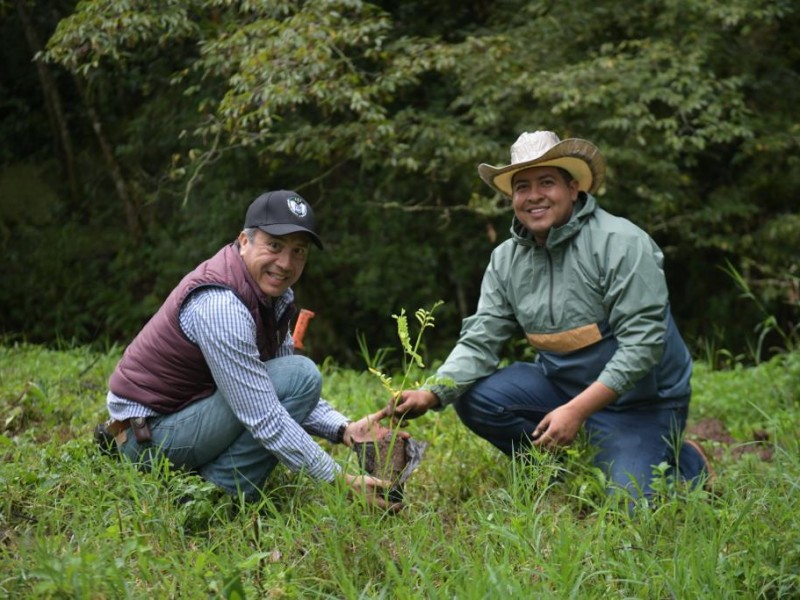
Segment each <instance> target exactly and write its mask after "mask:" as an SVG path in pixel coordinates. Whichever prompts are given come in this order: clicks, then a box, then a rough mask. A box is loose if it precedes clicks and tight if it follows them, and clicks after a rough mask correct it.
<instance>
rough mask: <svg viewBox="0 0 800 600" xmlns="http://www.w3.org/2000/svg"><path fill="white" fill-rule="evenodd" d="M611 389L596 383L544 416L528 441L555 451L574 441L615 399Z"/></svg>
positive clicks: (615, 395)
mask: <svg viewBox="0 0 800 600" xmlns="http://www.w3.org/2000/svg"><path fill="white" fill-rule="evenodd" d="M617 397H618V396H617V393H616V392H615V391H614V390H612V389H611V388H610V387H608V386H606V385H604V384H602V383H600V382H599V381H595V382H594V383H593V384H592V385H590V386H589V387H588V388H586V389H585V390H583V391H582V392H581V393H580V394H578V395H577V396H575V397H574V398H573V399H572V400H570V401H569V402H567V403H566V404H564V405H563V406H559V407H558V408H556V409H554V410H551V411H550V412H549V413H547V414H546V415H545V416H544V419H542V420H541V421H540V422H539V424H538V425H537V426H536V429H534V430H533V433H532V435H531V437H532V438H533V444H534V446H540V447H543V448H548V449H551V450H552V449H554V448H558V447H559V446H568V445H569V444H571V443H572V442H574V441H575V438H576V437H577V435H578V430H580V428H581V426H582V425H583V423H584V421H586V419H588V418H589V417H590V416H591V415H593V414H594V413H595V412H597V411H598V410H600V409H602V408H603V407H604V406H608V405H609V404H611V403H612V402H613V401H614V400H616V399H617Z"/></svg>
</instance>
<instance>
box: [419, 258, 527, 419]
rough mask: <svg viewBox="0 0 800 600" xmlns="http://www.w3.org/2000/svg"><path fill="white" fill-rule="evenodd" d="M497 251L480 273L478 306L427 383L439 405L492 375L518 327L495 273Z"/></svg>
mask: <svg viewBox="0 0 800 600" xmlns="http://www.w3.org/2000/svg"><path fill="white" fill-rule="evenodd" d="M496 257H497V254H493V255H492V260H491V261H490V263H489V266H488V267H487V268H486V271H485V272H484V275H483V281H482V282H481V293H480V297H479V299H478V308H477V310H476V311H475V314H474V315H472V316H471V317H468V318H466V319H464V321H463V322H462V325H461V333H460V335H459V338H458V342H457V343H456V346H455V348H453V350H452V352H450V355H449V356H448V357H447V359H446V360H445V362H444V364H442V366H441V367H439V369H438V370H437V372H436V378H437V380H438V381H437V382H432V383H430V384H426V385H425V386H424V387H425V388H426V389H429V390H431V391H432V392H433V393H434V394H436V396H437V397H438V398H439V401H440V402H441V404H442V406H447V405H448V404H452V403H453V402H454V401H455V400H456V399H458V397H459V396H461V394H463V393H464V392H465V391H466V390H467V389H468V388H469V387H470V386H471V385H472V384H473V383H475V382H476V381H477V380H478V379H481V378H482V377H486V376H487V375H491V374H492V373H494V371H495V370H496V369H497V365H498V364H499V363H500V352H501V351H502V349H503V346H504V344H505V343H506V341H508V339H509V338H510V337H511V336H512V335H513V334H514V331H516V330H517V329H518V327H519V323H518V322H517V319H516V317H515V316H514V311H513V310H512V308H511V306H510V304H509V302H508V298H507V295H506V292H505V286H504V285H503V283H502V281H503V276H502V275H498V268H500V266H499V265H498V264H497V262H496V261H495V259H496Z"/></svg>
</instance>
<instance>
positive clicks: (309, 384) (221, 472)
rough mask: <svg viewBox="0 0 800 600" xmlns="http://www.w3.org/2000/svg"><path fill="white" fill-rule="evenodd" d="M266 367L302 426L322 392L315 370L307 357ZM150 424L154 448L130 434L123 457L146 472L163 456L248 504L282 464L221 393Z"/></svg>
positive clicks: (122, 448)
mask: <svg viewBox="0 0 800 600" xmlns="http://www.w3.org/2000/svg"><path fill="white" fill-rule="evenodd" d="M265 364H266V367H267V372H268V373H269V377H270V379H271V380H272V385H273V386H274V388H275V392H276V394H277V396H278V399H279V401H280V403H281V404H282V405H283V407H284V408H285V409H286V410H287V411H288V412H289V415H291V417H292V419H294V420H295V421H297V422H298V423H302V422H303V421H305V419H306V417H307V416H308V415H309V414H310V413H311V411H313V410H314V408H315V407H316V406H317V403H318V402H319V398H320V393H321V391H322V376H321V375H320V372H319V370H318V369H317V366H316V365H315V364H314V362H313V361H311V360H310V359H309V358H307V357H305V356H285V357H281V358H275V359H272V360H269V361H267V362H266V363H265ZM148 422H149V424H150V431H151V432H152V436H153V440H152V442H150V443H146V444H139V443H138V442H137V441H136V439H135V437H134V436H133V434H132V432H131V431H130V430H128V435H127V440H126V441H125V443H124V444H122V445H121V446H120V452H121V453H122V454H123V455H125V456H126V457H128V458H129V459H130V460H132V461H133V462H135V463H138V464H140V465H141V466H143V467H145V468H149V467H150V466H151V465H152V463H153V461H154V460H157V459H158V458H159V457H161V456H163V457H166V458H167V459H168V460H169V462H170V463H171V464H172V465H174V466H176V467H178V468H180V469H184V470H187V471H192V472H195V473H197V474H198V475H200V476H201V477H203V478H204V479H207V480H208V481H211V482H212V483H214V484H216V485H217V486H219V487H221V488H222V489H224V490H225V491H227V492H228V493H230V494H237V493H241V494H243V495H244V497H245V498H246V499H247V500H255V499H257V498H258V497H259V495H260V491H261V489H262V488H263V486H264V483H265V481H266V480H267V477H268V476H269V474H270V472H272V470H273V469H274V468H275V466H276V465H277V463H278V459H277V458H275V457H274V456H273V455H272V454H271V453H270V452H268V451H267V450H266V449H265V448H264V446H262V445H261V443H260V442H258V441H256V440H255V439H254V438H253V436H252V435H250V432H249V431H247V429H246V428H245V427H244V425H242V423H241V422H240V421H239V419H237V418H236V415H235V414H234V413H233V411H232V410H231V407H230V405H229V404H228V401H227V400H226V399H225V397H224V396H223V395H222V393H221V392H220V391H219V390H217V391H216V392H214V393H213V394H211V395H210V396H208V397H207V398H203V399H202V400H198V401H196V402H192V403H191V404H189V405H188V406H187V407H185V408H184V409H182V410H180V411H178V412H176V413H173V414H170V415H161V416H157V417H152V418H150V419H148Z"/></svg>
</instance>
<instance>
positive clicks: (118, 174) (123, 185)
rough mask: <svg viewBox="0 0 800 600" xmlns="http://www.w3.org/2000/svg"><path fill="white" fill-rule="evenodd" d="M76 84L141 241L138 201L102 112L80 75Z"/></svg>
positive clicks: (128, 219)
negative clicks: (106, 127) (116, 153)
mask: <svg viewBox="0 0 800 600" xmlns="http://www.w3.org/2000/svg"><path fill="white" fill-rule="evenodd" d="M75 85H76V87H77V88H78V92H79V93H80V96H81V100H82V102H83V107H84V109H85V110H86V114H87V116H88V117H89V122H90V123H91V125H92V130H93V131H94V134H95V137H96V138H97V143H98V144H99V145H100V151H101V152H102V154H103V160H105V163H106V167H108V173H109V175H110V176H111V180H112V181H113V182H114V187H115V188H116V190H117V195H118V196H119V199H120V200H121V201H122V208H123V211H124V213H125V223H126V225H127V228H128V232H129V233H130V234H131V236H132V237H133V239H134V240H136V241H140V240H141V239H142V224H141V220H140V214H139V206H138V203H137V202H136V198H135V195H134V194H132V193H131V191H130V186H129V185H128V182H127V181H126V179H125V176H124V175H123V173H122V166H121V165H120V164H119V161H118V160H117V157H116V156H115V154H114V148H113V146H112V145H111V143H110V142H109V140H108V138H107V137H106V134H105V131H104V128H103V122H102V120H101V119H100V114H99V113H98V112H97V109H96V108H95V106H94V103H93V102H92V99H91V97H90V96H89V93H88V91H87V89H86V84H85V82H84V81H83V80H82V79H80V77H79V76H77V75H76V76H75Z"/></svg>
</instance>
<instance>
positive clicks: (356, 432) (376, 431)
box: [342, 406, 411, 446]
mask: <svg viewBox="0 0 800 600" xmlns="http://www.w3.org/2000/svg"><path fill="white" fill-rule="evenodd" d="M388 415H389V407H388V406H387V407H384V408H382V409H381V410H379V411H378V412H376V413H372V414H371V415H367V416H366V417H362V418H361V419H359V420H358V421H353V422H352V423H349V424H348V425H347V428H346V429H345V430H344V439H343V440H342V441H343V442H344V444H345V445H347V446H352V445H353V444H355V443H358V442H374V441H376V440H379V439H381V438H382V437H383V436H384V435H386V434H387V433H389V432H390V431H391V430H390V429H389V428H388V427H384V426H383V425H381V423H380V422H381V421H382V420H383V419H384V418H386V417H387V416H388ZM397 436H398V437H401V438H406V439H408V438H409V437H411V436H410V434H409V433H408V432H406V431H398V432H397Z"/></svg>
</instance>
